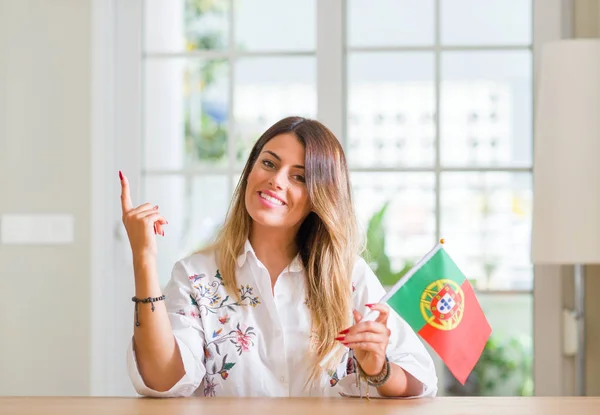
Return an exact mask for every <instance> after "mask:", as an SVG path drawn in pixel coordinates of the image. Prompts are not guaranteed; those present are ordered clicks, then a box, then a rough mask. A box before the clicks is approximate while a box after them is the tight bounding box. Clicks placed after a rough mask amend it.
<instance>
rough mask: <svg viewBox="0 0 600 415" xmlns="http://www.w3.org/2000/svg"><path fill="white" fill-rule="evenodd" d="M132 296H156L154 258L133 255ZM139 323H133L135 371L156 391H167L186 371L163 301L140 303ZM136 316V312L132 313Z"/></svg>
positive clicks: (157, 287)
mask: <svg viewBox="0 0 600 415" xmlns="http://www.w3.org/2000/svg"><path fill="white" fill-rule="evenodd" d="M133 266H134V273H135V296H136V297H137V298H140V299H141V298H147V297H159V296H160V295H161V294H162V293H161V290H160V284H159V282H158V275H157V271H156V269H157V267H156V260H155V259H151V258H147V257H143V256H142V257H134V261H133ZM137 308H138V320H139V322H140V325H139V326H135V324H134V335H133V344H134V348H135V354H136V360H137V365H138V370H139V372H140V375H141V377H142V379H143V380H144V383H145V384H146V385H147V386H148V387H149V388H151V389H154V390H156V391H161V392H162V391H167V390H169V389H171V388H172V387H173V385H175V384H176V383H177V381H179V379H181V378H182V377H183V375H184V374H185V370H184V367H183V361H182V359H181V354H180V351H179V347H178V346H177V343H176V341H175V338H174V337H173V331H172V329H171V323H170V322H169V316H168V314H167V309H166V306H165V302H164V301H158V302H154V308H155V309H154V312H152V305H151V304H150V303H139V304H137ZM134 319H135V315H134Z"/></svg>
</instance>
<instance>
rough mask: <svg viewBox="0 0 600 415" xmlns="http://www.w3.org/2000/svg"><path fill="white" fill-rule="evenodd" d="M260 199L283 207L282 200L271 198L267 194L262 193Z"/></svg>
mask: <svg viewBox="0 0 600 415" xmlns="http://www.w3.org/2000/svg"><path fill="white" fill-rule="evenodd" d="M260 197H262V198H263V199H266V200H268V201H269V202H271V203H275V204H276V205H279V206H283V202H282V201H281V200H279V199H275V198H274V197H271V196H269V195H268V194H266V193H263V192H260Z"/></svg>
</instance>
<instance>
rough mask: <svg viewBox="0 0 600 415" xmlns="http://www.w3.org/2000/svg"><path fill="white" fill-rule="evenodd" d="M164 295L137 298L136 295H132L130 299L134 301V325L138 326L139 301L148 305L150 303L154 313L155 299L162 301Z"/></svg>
mask: <svg viewBox="0 0 600 415" xmlns="http://www.w3.org/2000/svg"><path fill="white" fill-rule="evenodd" d="M165 298H167V297H165V295H164V294H163V295H161V296H160V297H148V298H137V297H132V298H131V301H133V302H134V303H135V325H136V327H139V326H140V319H139V315H138V304H139V303H150V305H152V312H153V313H154V302H155V301H162V300H164V299H165Z"/></svg>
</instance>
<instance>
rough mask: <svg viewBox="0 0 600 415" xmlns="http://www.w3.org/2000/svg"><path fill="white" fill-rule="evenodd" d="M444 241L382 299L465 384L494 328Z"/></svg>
mask: <svg viewBox="0 0 600 415" xmlns="http://www.w3.org/2000/svg"><path fill="white" fill-rule="evenodd" d="M442 244H443V240H442V241H440V243H438V244H437V245H436V246H435V247H434V248H433V249H432V250H431V251H430V252H429V253H428V254H427V255H425V256H424V257H423V258H422V259H421V260H420V261H419V262H418V263H417V264H416V265H415V266H414V267H413V268H411V270H410V271H408V272H407V273H406V274H405V275H404V276H403V277H402V278H401V279H400V280H399V281H398V282H397V283H396V284H395V285H394V286H393V287H392V289H391V290H390V291H389V292H388V293H387V294H386V296H385V297H384V298H382V300H381V302H382V303H387V304H388V305H389V306H390V307H391V308H393V309H394V310H395V311H396V312H397V313H398V314H400V315H401V316H402V318H404V320H406V321H407V322H408V324H410V326H411V327H412V328H413V330H415V331H416V332H417V333H418V334H419V335H420V336H421V338H422V339H423V340H425V341H426V342H427V343H428V344H429V345H430V346H431V347H432V348H433V349H434V350H435V351H436V353H437V354H438V355H439V356H440V357H441V358H442V360H443V361H444V363H445V364H446V366H448V369H450V371H451V372H452V374H453V375H454V376H455V377H456V379H457V380H458V381H459V382H460V383H462V384H464V383H465V381H466V380H467V377H468V376H469V374H470V373H471V371H472V370H473V367H474V366H475V364H476V363H477V361H478V360H479V357H480V356H481V353H482V352H483V348H484V347H485V344H486V342H487V340H488V338H489V337H490V334H491V332H492V329H491V327H490V325H489V323H488V321H487V319H486V318H485V315H484V314H483V311H482V310H481V307H480V306H479V302H478V301H477V297H475V293H474V292H473V288H472V287H471V284H470V283H469V281H468V280H467V279H466V278H465V276H464V274H463V273H462V272H461V271H460V270H459V269H458V267H457V266H456V264H455V263H454V261H452V258H450V256H449V255H448V254H447V253H446V251H445V250H444V248H443V246H442Z"/></svg>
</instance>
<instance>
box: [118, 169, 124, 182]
mask: <svg viewBox="0 0 600 415" xmlns="http://www.w3.org/2000/svg"><path fill="white" fill-rule="evenodd" d="M119 179H121V180H123V173H121V170H119Z"/></svg>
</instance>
